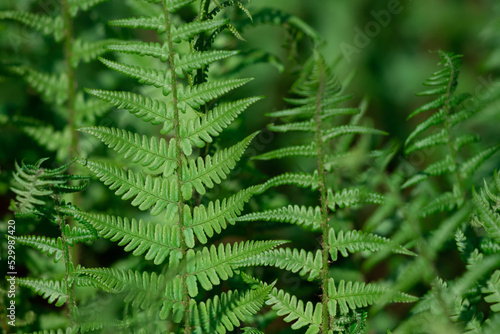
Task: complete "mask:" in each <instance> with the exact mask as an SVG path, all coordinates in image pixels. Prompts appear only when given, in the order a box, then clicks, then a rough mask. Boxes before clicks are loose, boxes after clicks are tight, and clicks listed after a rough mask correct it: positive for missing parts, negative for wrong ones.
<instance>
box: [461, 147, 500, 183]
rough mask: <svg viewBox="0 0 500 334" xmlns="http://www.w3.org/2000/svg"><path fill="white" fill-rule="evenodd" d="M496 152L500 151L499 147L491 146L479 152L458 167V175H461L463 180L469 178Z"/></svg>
mask: <svg viewBox="0 0 500 334" xmlns="http://www.w3.org/2000/svg"><path fill="white" fill-rule="evenodd" d="M498 150H500V145H495V146H491V147H489V148H487V149H485V150H483V151H481V152H479V153H478V154H476V155H475V156H473V157H472V158H470V159H469V160H467V161H464V162H463V163H462V164H461V165H460V167H459V169H460V175H462V177H464V178H467V177H469V176H471V175H472V174H473V173H474V172H475V171H476V170H477V169H478V168H479V167H480V166H481V164H482V163H483V162H485V161H486V160H487V159H488V158H489V157H491V156H492V155H493V154H495V153H496V152H497V151H498Z"/></svg>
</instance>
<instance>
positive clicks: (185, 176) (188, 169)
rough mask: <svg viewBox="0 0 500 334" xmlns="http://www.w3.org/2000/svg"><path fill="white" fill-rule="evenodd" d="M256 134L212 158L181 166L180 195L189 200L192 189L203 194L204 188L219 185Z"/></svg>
mask: <svg viewBox="0 0 500 334" xmlns="http://www.w3.org/2000/svg"><path fill="white" fill-rule="evenodd" d="M257 134H258V132H255V133H253V134H251V135H250V136H248V137H246V138H245V139H243V140H242V141H240V142H239V143H238V144H236V145H234V146H232V147H230V148H227V149H224V150H219V151H217V152H216V153H215V154H214V155H213V156H210V155H208V156H206V157H205V159H202V158H201V157H198V159H197V160H189V164H187V163H185V164H183V165H182V181H183V185H182V193H183V196H184V199H185V200H187V199H190V198H191V196H192V189H193V188H194V189H196V191H197V192H198V193H199V194H202V195H203V194H205V188H213V187H214V183H215V184H219V183H221V182H222V180H224V179H225V178H226V177H227V175H228V174H229V173H230V172H231V170H232V169H233V168H234V166H235V165H236V162H237V161H239V160H240V159H241V156H242V155H243V153H244V152H245V149H246V148H247V146H248V144H249V143H250V142H251V141H252V140H253V138H255V136H256V135H257Z"/></svg>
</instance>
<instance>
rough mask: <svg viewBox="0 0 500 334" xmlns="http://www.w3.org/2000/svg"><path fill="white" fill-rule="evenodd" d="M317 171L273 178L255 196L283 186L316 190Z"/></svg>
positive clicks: (287, 174)
mask: <svg viewBox="0 0 500 334" xmlns="http://www.w3.org/2000/svg"><path fill="white" fill-rule="evenodd" d="M318 182H319V177H318V171H316V170H315V171H314V173H313V174H312V175H311V174H308V173H285V174H281V175H278V176H275V177H273V178H271V179H269V180H267V181H266V182H265V183H263V184H262V185H261V186H260V189H259V191H258V192H257V194H261V193H263V192H265V191H266V190H268V189H270V188H274V187H279V186H283V185H295V186H297V187H301V188H311V189H312V190H316V189H317V188H318Z"/></svg>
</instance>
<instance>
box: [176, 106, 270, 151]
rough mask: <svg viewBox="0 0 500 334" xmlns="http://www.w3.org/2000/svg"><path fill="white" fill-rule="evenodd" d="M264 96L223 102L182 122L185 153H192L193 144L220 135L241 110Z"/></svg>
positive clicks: (208, 141)
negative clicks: (199, 115) (200, 114)
mask: <svg viewBox="0 0 500 334" xmlns="http://www.w3.org/2000/svg"><path fill="white" fill-rule="evenodd" d="M262 98H263V97H251V98H246V99H241V100H237V101H235V102H228V103H223V104H221V105H219V106H217V107H215V108H213V109H212V110H210V111H208V112H207V113H206V114H203V115H202V116H201V117H198V118H195V119H189V120H187V121H186V122H182V123H181V124H180V129H179V133H180V136H181V138H182V140H181V147H182V150H183V151H184V153H185V154H186V155H190V154H191V153H192V148H191V145H196V146H198V147H202V146H203V145H205V143H211V142H212V137H215V136H218V135H219V134H220V133H221V132H222V130H223V129H224V128H226V127H227V126H228V125H229V124H231V122H232V121H234V119H235V118H236V117H237V116H238V115H239V114H240V113H241V112H243V111H244V110H245V109H247V108H248V107H249V106H250V105H252V104H254V103H255V102H257V101H259V100H261V99H262Z"/></svg>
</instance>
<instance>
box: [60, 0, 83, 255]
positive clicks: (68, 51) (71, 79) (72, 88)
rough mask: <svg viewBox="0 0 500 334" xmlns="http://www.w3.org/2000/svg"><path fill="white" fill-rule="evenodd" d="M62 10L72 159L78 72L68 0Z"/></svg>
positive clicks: (76, 136) (75, 196)
mask: <svg viewBox="0 0 500 334" xmlns="http://www.w3.org/2000/svg"><path fill="white" fill-rule="evenodd" d="M61 12H62V18H63V27H64V33H63V43H64V63H65V67H66V69H65V71H66V75H67V78H68V100H67V101H66V109H67V112H68V126H69V127H70V130H72V131H70V134H71V144H70V147H69V152H68V158H69V159H70V160H71V159H73V158H74V157H76V156H77V151H78V140H79V132H78V131H73V130H74V128H75V118H76V115H75V114H76V111H75V101H76V90H77V88H78V84H77V81H76V73H75V69H74V67H73V65H72V64H73V58H74V53H73V49H74V46H73V44H74V34H73V18H72V17H71V6H70V3H69V1H68V0H63V1H62V2H61ZM69 172H70V173H72V174H74V170H73V167H72V166H71V167H70V170H69ZM79 194H80V193H73V194H70V195H69V196H71V199H70V201H71V202H72V203H74V204H75V205H77V206H78V205H79V202H80V195H79ZM68 219H69V224H70V225H72V218H68ZM71 251H72V254H71V255H72V258H73V260H74V261H75V262H74V263H79V257H80V256H79V253H80V247H79V246H78V245H75V247H72V248H71Z"/></svg>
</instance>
